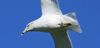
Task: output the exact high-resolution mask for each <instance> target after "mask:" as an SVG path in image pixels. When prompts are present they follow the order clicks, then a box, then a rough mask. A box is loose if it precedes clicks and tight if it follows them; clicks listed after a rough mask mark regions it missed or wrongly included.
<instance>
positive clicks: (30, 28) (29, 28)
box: [21, 23, 34, 35]
mask: <svg viewBox="0 0 100 48" xmlns="http://www.w3.org/2000/svg"><path fill="white" fill-rule="evenodd" d="M33 30H34V26H33V23H29V24H28V25H27V26H26V28H25V29H24V30H23V32H22V33H21V35H24V34H25V33H27V32H31V31H33Z"/></svg>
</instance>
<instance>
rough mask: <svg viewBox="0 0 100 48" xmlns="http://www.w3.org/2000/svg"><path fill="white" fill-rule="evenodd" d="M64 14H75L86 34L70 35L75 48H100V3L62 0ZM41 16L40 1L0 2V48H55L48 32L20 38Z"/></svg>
mask: <svg viewBox="0 0 100 48" xmlns="http://www.w3.org/2000/svg"><path fill="white" fill-rule="evenodd" d="M59 5H60V8H61V10H62V12H63V14H66V13H68V12H76V14H77V18H78V20H79V22H80V24H81V27H82V30H83V33H81V34H79V33H75V32H70V33H69V34H70V37H71V40H72V43H73V47H74V48H100V28H99V27H100V1H99V0H59ZM40 16H41V7H40V0H0V48H54V43H53V39H52V37H51V36H50V34H49V33H43V32H32V33H27V34H25V35H24V36H20V33H21V32H22V31H23V29H24V28H25V26H26V25H27V24H28V23H29V22H30V21H32V20H35V19H37V18H39V17H40Z"/></svg>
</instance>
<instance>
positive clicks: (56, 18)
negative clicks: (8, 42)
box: [21, 0, 81, 48]
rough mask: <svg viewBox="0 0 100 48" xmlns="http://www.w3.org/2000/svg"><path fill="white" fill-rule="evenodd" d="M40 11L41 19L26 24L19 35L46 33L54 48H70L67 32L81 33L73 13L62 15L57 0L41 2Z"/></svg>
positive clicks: (42, 0) (43, 0)
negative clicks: (48, 34)
mask: <svg viewBox="0 0 100 48" xmlns="http://www.w3.org/2000/svg"><path fill="white" fill-rule="evenodd" d="M41 10H42V15H41V17H40V18H38V19H36V20H34V21H31V22H30V23H28V24H27V26H26V28H25V29H24V31H23V32H22V33H21V35H23V34H25V33H27V32H34V31H35V32H36V31H37V32H38V31H39V32H48V33H50V34H51V36H52V38H53V40H54V44H55V48H72V43H71V40H70V38H69V35H68V30H72V31H74V32H81V28H80V25H79V23H78V21H77V18H76V15H75V12H71V13H67V14H62V12H61V10H60V8H59V6H58V0H41Z"/></svg>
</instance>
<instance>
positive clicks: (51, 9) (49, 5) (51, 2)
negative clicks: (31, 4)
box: [41, 0, 61, 14]
mask: <svg viewBox="0 0 100 48" xmlns="http://www.w3.org/2000/svg"><path fill="white" fill-rule="evenodd" d="M41 7H42V14H58V13H61V11H60V9H59V6H58V0H41Z"/></svg>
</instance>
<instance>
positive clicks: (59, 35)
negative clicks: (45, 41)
mask: <svg viewBox="0 0 100 48" xmlns="http://www.w3.org/2000/svg"><path fill="white" fill-rule="evenodd" d="M50 33H51V36H52V37H53V40H54V43H55V48H71V47H72V46H71V42H70V38H69V36H68V34H67V33H68V32H66V30H61V31H56V32H50Z"/></svg>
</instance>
